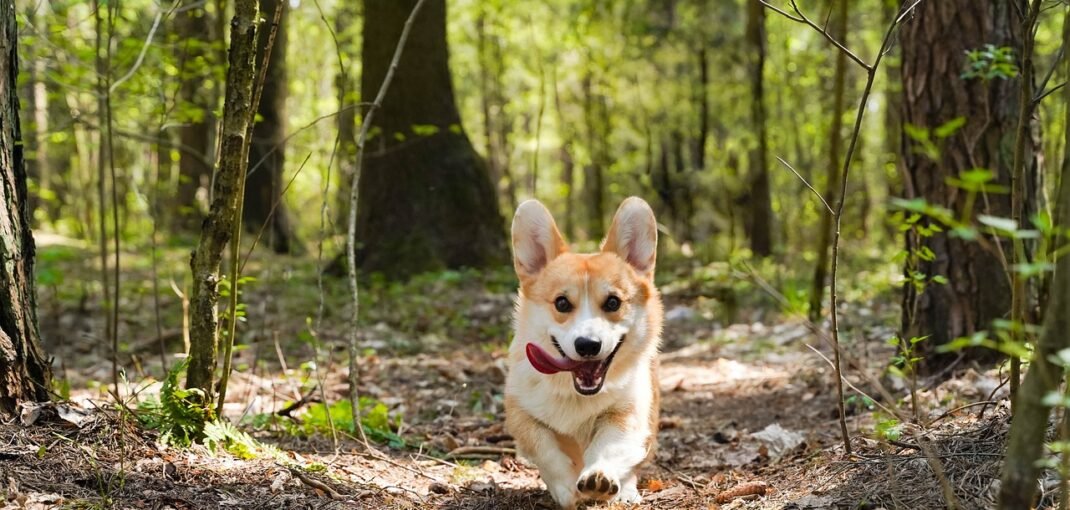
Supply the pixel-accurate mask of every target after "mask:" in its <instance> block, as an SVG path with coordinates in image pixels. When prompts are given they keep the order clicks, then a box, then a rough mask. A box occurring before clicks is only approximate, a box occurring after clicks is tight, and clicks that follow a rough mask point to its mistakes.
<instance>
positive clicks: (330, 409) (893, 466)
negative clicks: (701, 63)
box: [0, 245, 1054, 509]
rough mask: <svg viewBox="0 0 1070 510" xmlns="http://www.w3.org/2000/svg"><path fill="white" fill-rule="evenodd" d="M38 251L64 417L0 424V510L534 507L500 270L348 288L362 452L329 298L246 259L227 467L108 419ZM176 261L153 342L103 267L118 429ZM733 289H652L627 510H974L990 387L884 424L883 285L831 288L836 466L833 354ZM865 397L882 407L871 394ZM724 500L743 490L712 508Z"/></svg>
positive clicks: (998, 401) (340, 309)
mask: <svg viewBox="0 0 1070 510" xmlns="http://www.w3.org/2000/svg"><path fill="white" fill-rule="evenodd" d="M57 250H59V251H57ZM42 252H44V256H43V257H42V260H43V261H44V262H43V263H42V266H43V267H44V276H43V278H44V280H45V282H44V283H43V284H42V285H41V286H40V288H41V289H42V290H41V291H40V292H39V294H40V295H39V307H40V309H41V313H42V317H41V322H42V332H43V335H44V337H45V340H46V349H47V350H48V351H49V353H50V354H51V355H53V356H55V357H56V366H57V374H56V375H57V380H58V381H59V383H58V384H57V386H58V387H59V388H60V389H61V391H62V392H64V393H65V396H69V398H70V400H69V401H68V403H63V404H53V405H48V406H43V407H39V408H27V409H24V412H23V416H22V419H21V420H17V421H15V422H13V423H7V424H0V437H3V438H5V441H3V443H4V444H2V445H0V483H2V484H3V487H4V490H5V492H6V499H5V500H4V501H6V506H4V507H3V508H51V507H55V506H64V507H72V508H160V509H163V508H174V509H186V508H272V507H277V508H352V507H356V508H406V509H430V508H457V509H514V508H516V509H520V508H554V506H553V504H552V501H551V500H550V498H549V496H548V494H547V493H546V491H545V490H544V488H543V485H542V484H541V482H540V480H539V477H538V473H537V470H535V469H534V468H533V467H531V466H530V465H528V464H527V463H526V462H524V461H523V460H519V459H517V458H516V457H515V455H514V452H513V449H512V442H511V438H510V437H509V436H508V435H507V434H506V433H505V431H504V430H503V428H502V406H501V401H502V397H501V391H502V386H503V381H504V370H505V366H504V363H503V359H504V357H505V352H506V346H507V340H508V338H509V327H510V314H511V309H512V299H513V295H512V290H511V286H512V285H513V283H512V280H511V276H510V275H509V274H508V272H507V271H505V270H503V271H501V272H494V273H487V274H480V273H474V272H460V273H454V272H450V273H442V274H438V275H429V276H427V277H421V278H417V279H415V280H414V281H413V282H410V283H407V284H403V285H402V284H393V285H389V284H385V283H383V282H375V281H373V282H371V283H370V284H369V285H368V289H369V290H367V291H366V292H365V295H364V296H363V297H362V306H363V308H362V316H365V317H366V319H362V320H365V321H366V322H365V323H366V324H368V326H367V327H366V328H364V329H363V331H362V335H361V343H362V345H363V347H364V348H365V351H364V356H363V358H362V360H361V361H362V372H361V382H362V388H363V395H362V399H363V400H366V405H362V406H361V407H362V410H363V412H364V413H365V421H364V423H365V429H366V430H367V431H368V434H369V437H370V439H371V441H372V446H373V448H372V449H371V450H367V449H365V447H364V445H363V443H362V442H361V441H360V440H358V439H357V438H355V437H353V436H352V434H349V433H346V432H344V430H343V429H345V428H347V427H349V429H350V430H355V429H353V428H352V421H351V420H349V419H348V418H347V417H348V416H349V408H348V407H347V406H345V405H342V403H344V401H345V391H346V383H345V367H344V366H343V364H342V363H340V362H339V360H342V359H344V358H345V350H344V345H345V334H344V332H345V326H344V324H345V321H344V317H345V316H346V314H347V313H348V312H347V310H346V309H347V305H345V304H342V303H345V300H344V294H345V292H344V286H343V285H342V284H341V283H338V282H334V283H328V284H327V285H326V288H325V289H324V291H323V292H322V293H321V292H320V291H319V290H318V289H319V286H318V283H317V278H316V276H315V272H314V271H313V270H312V269H311V268H309V267H305V265H307V263H303V262H300V261H298V260H297V259H289V258H276V259H271V261H270V263H261V264H255V263H251V264H250V268H249V269H247V271H246V273H247V274H253V275H256V277H257V280H256V281H255V282H249V283H247V286H246V291H245V292H244V293H243V294H242V301H243V302H245V303H246V306H245V311H246V315H247V317H246V322H245V323H244V324H242V325H241V326H242V327H241V328H240V329H241V331H242V334H241V337H240V339H239V340H240V342H239V343H240V346H239V348H238V349H236V353H235V367H236V371H235V373H234V376H233V379H232V383H231V386H230V389H229V391H228V399H227V406H226V409H225V413H224V414H225V415H226V416H227V417H228V418H230V421H232V422H233V423H236V424H237V426H238V428H239V429H240V430H241V431H243V432H244V433H247V434H248V436H244V435H243V434H242V433H238V434H237V435H234V436H230V437H232V438H233V437H237V438H238V439H236V440H234V441H235V442H236V443H238V444H237V446H239V447H238V448H234V447H231V448H228V450H229V452H227V451H221V450H212V449H208V448H206V447H204V446H200V445H194V446H192V447H188V448H178V447H175V446H173V445H168V444H165V441H162V440H161V436H160V434H159V432H158V431H156V430H152V429H149V428H146V427H143V426H141V425H139V423H138V421H137V420H136V419H134V418H132V417H131V416H132V414H131V413H126V412H117V409H118V407H117V406H116V405H115V399H114V398H111V397H110V396H109V393H108V391H109V390H110V388H111V385H110V377H111V375H110V374H111V364H110V353H109V351H108V350H107V348H106V346H103V344H105V343H106V342H104V340H102V339H101V338H100V333H99V331H101V330H102V329H103V328H102V327H101V324H100V321H99V320H98V318H99V317H102V316H103V315H104V314H103V313H102V312H101V310H100V305H99V304H94V303H95V299H94V298H93V297H92V296H93V288H92V286H91V285H89V284H81V287H79V286H78V285H74V284H66V283H64V282H62V281H60V282H55V281H52V282H50V281H49V278H52V279H55V278H57V277H56V275H55V274H53V273H56V274H60V275H66V278H72V275H79V274H80V275H86V276H87V277H88V275H91V274H93V273H92V271H93V270H92V268H91V266H89V264H90V262H89V259H88V258H87V257H84V256H78V248H76V247H75V248H71V247H66V248H62V249H60V248H55V247H49V246H47V245H46V246H44V247H43V249H42ZM182 260H183V254H182V252H181V251H179V250H173V251H172V252H168V253H167V255H166V256H165V257H164V261H163V263H162V264H161V267H163V268H166V269H165V270H164V271H160V274H162V275H164V276H161V277H160V288H161V290H160V296H161V301H160V309H161V315H160V317H161V319H160V322H161V326H160V328H159V333H160V334H158V333H157V331H158V330H157V327H156V319H155V313H154V310H155V306H154V300H153V298H152V296H153V294H152V292H151V291H150V290H149V289H151V284H152V275H151V272H150V271H149V268H148V267H147V263H146V262H145V261H144V260H140V259H138V258H137V257H136V256H133V257H131V261H130V266H129V267H125V266H124V277H125V278H126V279H127V280H128V281H129V283H128V285H129V287H124V292H123V296H124V297H123V299H122V300H121V311H122V312H123V313H122V317H123V319H122V320H121V326H120V332H121V334H122V338H123V342H122V346H121V352H123V355H122V356H121V357H120V363H121V364H122V365H123V367H124V370H125V377H124V382H123V383H122V384H121V388H122V389H121V392H122V394H123V399H122V400H123V405H124V406H125V408H127V409H130V410H134V413H135V414H136V413H140V412H142V411H139V410H141V409H145V408H146V407H145V403H146V402H152V401H153V400H154V399H155V398H158V397H157V395H158V394H159V392H160V387H161V385H160V382H159V381H160V380H161V379H162V377H161V376H162V374H163V373H164V372H163V370H162V369H161V367H160V362H159V348H158V342H157V340H158V339H159V338H162V339H163V342H164V345H165V349H166V351H167V352H168V353H171V352H181V351H182V335H181V327H180V324H181V320H180V317H181V299H180V298H179V297H178V292H179V291H181V289H180V287H181V284H176V287H179V288H178V291H172V290H171V289H170V287H171V285H170V281H169V279H170V276H167V274H169V273H168V272H169V271H171V273H170V274H181V273H179V271H180V270H181V263H182ZM745 267H747V268H749V267H750V266H745ZM754 271H755V272H754V273H752V274H746V273H741V272H740V271H739V270H738V269H733V268H730V267H728V266H727V265H714V266H706V267H701V268H699V267H687V268H684V269H678V270H675V271H671V270H670V271H667V272H670V273H671V274H669V275H667V276H666V277H665V281H663V282H660V283H661V288H662V289H663V294H664V297H665V301H666V310H667V322H666V328H665V335H664V348H663V354H662V369H661V375H660V377H661V381H660V384H661V389H662V410H661V422H660V432H659V434H658V442H659V448H658V452H657V455H656V459H655V461H654V462H652V463H650V464H649V465H647V466H646V467H645V468H644V469H643V471H642V474H641V480H640V486H641V489H642V493H643V503H642V505H641V506H640V507H641V508H681V509H685V508H686V509H690V508H701V509H707V508H722V509H730V508H731V509H737V508H738V509H744V508H746V509H752V508H754V509H757V508H771V509H772V508H775V509H807V508H812V509H823V508H872V509H876V508H911V509H920V508H943V507H944V506H945V501H946V497H947V496H946V493H947V491H950V492H953V493H954V497H955V498H956V499H957V500H958V502H959V503H960V504H961V507H962V508H984V507H988V506H991V503H992V501H993V499H992V498H993V495H994V494H995V491H996V488H997V487H998V485H996V484H998V482H996V481H995V480H996V479H997V478H998V466H999V463H1000V460H1001V458H1002V452H1003V449H1004V438H1005V435H1006V432H1007V429H1008V425H1009V420H1008V410H1007V406H1006V401H1005V399H1003V398H1002V396H1004V395H1005V390H1003V389H1002V388H1001V387H1000V379H999V374H998V372H997V371H996V370H994V369H990V370H982V369H979V368H977V367H969V366H960V367H958V369H957V371H956V372H955V377H953V378H949V379H944V380H940V381H936V380H934V381H921V382H920V383H919V392H918V399H919V401H920V402H921V406H920V407H921V409H923V410H924V411H923V412H922V413H921V414H920V419H919V420H918V421H917V423H925V425H924V426H922V425H918V424H913V423H900V422H899V421H897V420H895V419H894V418H893V416H892V414H891V412H892V409H891V408H893V407H895V406H900V407H901V408H903V409H908V408H909V406H907V405H906V404H905V396H906V395H907V393H908V392H907V391H906V389H905V387H904V382H903V381H901V380H898V379H896V378H894V377H891V376H889V375H888V374H887V372H886V370H885V366H886V364H887V360H888V359H889V358H890V357H891V356H892V354H893V353H894V352H893V351H894V349H893V348H892V347H890V346H889V345H888V343H887V342H886V340H887V339H888V337H890V336H891V334H892V332H893V331H894V324H895V323H896V322H895V321H896V317H895V316H896V311H897V308H896V307H895V306H894V305H893V304H892V303H893V302H894V299H893V298H892V296H891V295H890V294H889V293H888V292H887V290H888V289H889V288H890V287H889V286H888V285H885V286H884V290H879V289H878V290H873V289H871V288H867V284H866V283H865V282H867V281H874V280H878V279H881V278H884V277H885V276H886V275H879V274H878V275H866V274H865V273H864V272H856V273H854V275H855V276H854V282H853V283H857V287H859V288H860V289H861V290H857V291H851V290H848V291H846V292H845V293H844V295H845V296H847V297H848V299H847V305H845V308H844V310H843V312H844V313H843V317H844V322H843V325H842V327H843V333H844V335H843V337H844V339H845V340H844V342H845V351H844V359H845V360H846V362H847V364H848V365H849V366H850V370H848V371H847V378H848V380H849V381H850V382H851V385H850V387H849V388H847V389H845V391H846V392H847V393H846V395H847V396H846V402H847V412H848V415H849V416H848V421H847V424H848V427H849V430H850V432H851V436H852V438H853V439H852V446H853V453H852V454H851V455H849V456H848V455H845V454H844V447H843V443H842V441H841V440H840V428H839V423H838V420H837V407H836V392H835V389H834V386H833V385H832V383H833V379H832V370H831V368H830V365H829V363H828V362H827V361H826V359H824V358H825V357H830V356H831V355H830V353H831V352H832V350H831V349H830V348H829V346H828V345H827V343H826V342H824V341H823V340H822V338H821V337H820V336H819V335H815V334H814V333H813V331H814V330H813V328H812V327H811V326H809V325H808V323H806V322H805V320H804V319H802V318H801V317H799V316H798V315H797V314H792V313H789V312H787V311H785V307H786V308H787V309H790V308H791V303H792V300H791V299H790V298H789V299H788V300H787V302H785V303H782V306H771V303H773V302H774V300H772V299H769V295H768V292H767V291H763V290H761V289H762V288H764V287H766V286H768V287H778V288H789V287H791V285H790V282H785V281H778V279H777V277H776V275H775V274H772V273H770V272H768V271H766V270H764V269H758V270H754ZM759 273H764V274H766V276H768V278H769V280H770V281H774V282H776V285H769V284H766V283H765V281H764V280H760V277H759V276H757V275H758V274H759ZM40 279H42V277H41V276H39V280H40ZM175 279H176V280H177V279H179V278H178V277H176V278H175ZM50 283H51V284H50ZM165 292H166V294H164V293H165ZM320 296H323V300H324V312H323V314H322V320H317V319H316V317H317V315H319V314H318V308H319V305H318V302H319V299H320ZM789 296H790V293H789ZM363 300H366V302H363ZM769 310H777V311H769ZM163 324H167V325H169V326H170V327H164V326H163ZM176 326H177V329H176ZM176 331H177V332H176ZM158 337H159V338H158ZM167 358H168V359H169V364H170V365H173V364H174V363H175V362H176V359H177V358H176V357H175V356H174V355H172V354H168V356H167ZM882 388H884V389H885V390H886V391H890V392H892V393H893V394H894V397H893V398H894V400H893V401H889V400H888V399H886V398H881V397H880V394H881V389H882ZM859 392H864V393H865V394H867V395H870V396H872V397H873V398H872V399H871V398H868V397H864V396H861V394H860V393H859ZM324 398H325V399H326V400H327V402H330V403H331V404H330V405H324V404H323V403H322V400H323V399H324ZM988 400H992V401H994V402H993V403H992V404H991V405H977V404H978V403H979V402H984V401H988ZM328 417H329V418H328ZM347 420H348V421H347ZM25 423H32V426H26V425H25ZM332 428H334V429H336V431H335V433H334V434H332V432H331V430H332ZM242 437H251V438H254V439H249V440H248V441H245V440H243V439H241V438H242ZM333 437H337V440H334V439H333ZM232 446H234V445H232ZM235 453H236V454H235ZM937 473H939V474H937ZM1053 479H1054V477H1053ZM1048 485H1049V486H1050V484H1048ZM1049 488H1050V487H1049ZM740 491H741V492H748V493H750V494H749V495H745V496H744V497H740V498H735V499H733V498H730V497H729V496H730V495H731V494H732V493H733V492H740ZM1048 497H1049V498H1050V497H1051V496H1050V495H1049V496H1048ZM589 508H612V506H609V505H596V504H592V505H590V506H589Z"/></svg>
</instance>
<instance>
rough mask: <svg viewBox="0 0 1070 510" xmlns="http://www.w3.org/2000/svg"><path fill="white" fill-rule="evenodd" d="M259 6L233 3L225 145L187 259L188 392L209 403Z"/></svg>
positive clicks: (240, 0) (244, 0)
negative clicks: (189, 280)
mask: <svg viewBox="0 0 1070 510" xmlns="http://www.w3.org/2000/svg"><path fill="white" fill-rule="evenodd" d="M257 11H258V10H257V2H256V0H237V1H235V3H234V20H233V21H232V23H231V31H230V51H229V56H228V64H229V65H228V69H227V88H226V100H225V101H224V104H223V145H222V147H221V152H220V159H219V170H218V171H217V172H216V177H215V184H214V186H213V188H212V205H211V208H210V209H209V211H208V217H207V218H205V220H204V225H203V227H202V228H201V237H200V241H199V242H198V244H197V248H196V250H195V251H194V252H193V256H192V257H191V259H190V269H191V270H192V272H193V289H192V291H191V293H190V353H189V368H188V369H187V372H186V387H188V388H199V389H200V390H202V391H203V392H204V394H205V397H206V398H207V400H208V401H209V402H210V401H211V396H212V380H213V376H214V372H215V367H216V350H217V344H218V342H217V331H218V327H217V326H218V322H219V316H218V310H217V309H216V304H217V303H218V302H219V289H218V288H217V286H218V284H219V280H220V277H219V265H220V261H221V260H222V256H223V247H224V246H226V244H227V243H228V242H229V241H230V239H231V237H232V235H233V232H234V222H236V221H238V217H239V216H238V214H239V211H238V201H239V198H240V193H241V187H240V184H241V179H242V178H244V175H245V168H246V163H247V160H246V159H244V158H243V156H244V154H245V143H246V138H247V136H248V127H249V122H251V121H252V118H253V111H254V108H255V105H253V74H254V67H255V66H254V63H253V59H254V57H255V56H256V46H257V26H256V24H257V20H258V12H257Z"/></svg>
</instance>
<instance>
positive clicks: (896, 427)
mask: <svg viewBox="0 0 1070 510" xmlns="http://www.w3.org/2000/svg"><path fill="white" fill-rule="evenodd" d="M873 432H874V434H875V435H876V436H877V437H878V438H879V439H883V440H885V441H898V440H899V438H901V437H903V423H902V422H900V421H899V420H897V419H896V418H894V417H881V416H880V415H878V417H877V424H876V426H875V427H874V429H873Z"/></svg>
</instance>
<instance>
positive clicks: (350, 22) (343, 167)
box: [334, 2, 360, 225]
mask: <svg viewBox="0 0 1070 510" xmlns="http://www.w3.org/2000/svg"><path fill="white" fill-rule="evenodd" d="M337 9H338V11H337V13H336V14H335V18H334V32H335V34H337V37H338V45H339V46H340V51H341V52H342V54H343V55H342V58H343V59H345V60H346V61H347V62H350V63H351V62H352V57H351V55H359V54H360V48H359V47H358V46H357V38H356V37H355V35H354V30H353V26H354V23H356V22H357V20H358V16H357V12H356V11H357V2H340V3H339V4H338V7H337ZM340 71H341V70H339V73H338V76H336V77H335V84H334V86H335V90H336V91H337V93H338V108H339V109H340V110H341V111H340V112H339V113H338V182H339V185H338V190H337V191H336V192H335V193H336V195H335V197H336V198H335V203H336V206H335V211H336V213H335V214H334V218H335V222H336V224H337V225H345V224H346V220H347V218H349V188H350V187H351V183H352V182H353V168H354V166H355V165H356V162H357V113H358V111H359V110H358V109H357V108H356V103H357V102H358V100H359V98H360V91H359V90H357V82H356V80H355V79H354V73H355V72H356V70H355V69H354V66H353V65H346V69H345V76H343V75H342V73H341V72H340Z"/></svg>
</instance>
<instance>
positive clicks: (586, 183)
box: [583, 64, 605, 240]
mask: <svg viewBox="0 0 1070 510" xmlns="http://www.w3.org/2000/svg"><path fill="white" fill-rule="evenodd" d="M588 65H593V64H588ZM593 81H594V78H593V77H592V76H591V72H590V71H589V70H588V72H587V74H585V75H584V77H583V120H584V124H585V125H586V128H587V129H586V130H587V152H588V154H589V159H590V161H588V163H587V165H586V166H584V167H583V194H584V195H586V196H585V197H584V202H585V203H586V204H587V238H588V239H596V240H597V239H601V238H602V236H603V235H604V234H605V192H604V189H603V188H604V186H603V184H604V183H603V180H604V173H605V170H604V169H603V167H602V164H603V157H602V151H601V150H600V149H599V147H600V146H601V143H602V142H603V140H602V139H601V138H603V137H604V136H605V133H604V132H603V131H602V129H600V126H599V122H598V113H597V112H596V111H595V108H596V105H595V101H596V99H595V97H594V83H593Z"/></svg>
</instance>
